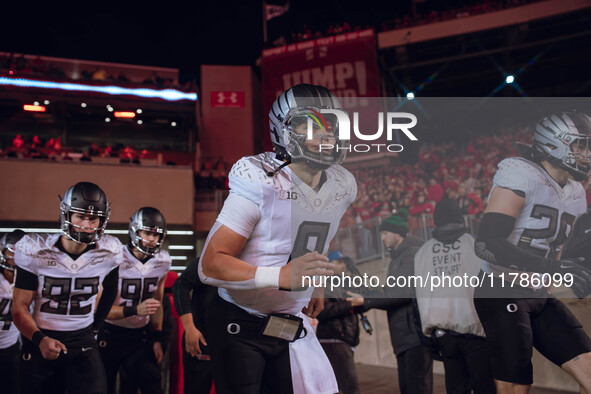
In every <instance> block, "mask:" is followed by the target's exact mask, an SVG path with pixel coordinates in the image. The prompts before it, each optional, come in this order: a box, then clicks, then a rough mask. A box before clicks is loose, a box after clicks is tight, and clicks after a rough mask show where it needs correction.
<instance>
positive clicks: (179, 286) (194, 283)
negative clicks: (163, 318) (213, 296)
mask: <svg viewBox="0 0 591 394" xmlns="http://www.w3.org/2000/svg"><path fill="white" fill-rule="evenodd" d="M198 268H199V259H196V260H195V261H193V262H192V263H191V264H190V265H189V266H188V267H187V268H185V271H184V272H183V273H182V274H181V276H179V277H178V279H177V280H176V281H175V282H174V285H172V297H173V299H174V306H175V308H176V310H177V313H178V314H179V316H182V315H184V314H186V313H191V312H192V310H191V290H195V289H196V288H198V287H200V286H202V285H203V284H202V283H201V280H200V279H199V272H198Z"/></svg>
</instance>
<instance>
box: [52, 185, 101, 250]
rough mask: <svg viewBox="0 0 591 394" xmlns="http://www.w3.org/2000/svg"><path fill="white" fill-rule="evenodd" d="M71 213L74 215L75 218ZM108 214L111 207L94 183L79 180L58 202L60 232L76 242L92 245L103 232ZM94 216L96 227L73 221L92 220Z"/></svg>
mask: <svg viewBox="0 0 591 394" xmlns="http://www.w3.org/2000/svg"><path fill="white" fill-rule="evenodd" d="M73 215H76V216H75V220H73ZM110 215H111V208H110V204H109V202H108V201H107V196H106V195H105V193H104V192H103V191H102V190H101V189H100V188H99V187H98V186H97V185H95V184H94V183H90V182H79V183H77V184H76V185H74V186H72V187H70V188H69V189H68V190H67V191H66V193H65V194H64V197H63V198H62V201H61V203H60V228H61V232H62V234H63V235H65V236H66V237H67V238H68V239H70V240H72V241H74V242H76V243H79V244H85V245H93V244H95V243H96V242H97V241H98V240H99V239H100V238H101V236H102V235H103V234H104V232H105V229H106V227H107V223H108V221H109V217H110ZM95 218H98V226H97V227H90V228H89V227H85V226H81V225H80V224H77V223H73V221H76V222H78V223H80V222H82V221H83V220H88V221H90V222H92V221H95ZM79 219H82V220H79ZM83 230H90V231H83Z"/></svg>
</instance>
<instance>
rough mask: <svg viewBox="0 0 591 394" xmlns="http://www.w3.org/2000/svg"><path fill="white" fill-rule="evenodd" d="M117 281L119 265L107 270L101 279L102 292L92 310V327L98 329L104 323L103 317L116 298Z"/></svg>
mask: <svg viewBox="0 0 591 394" xmlns="http://www.w3.org/2000/svg"><path fill="white" fill-rule="evenodd" d="M118 282H119V267H117V268H115V269H114V270H113V271H111V272H109V273H108V274H107V276H105V279H104V280H103V293H102V295H101V299H100V301H99V303H98V305H97V307H96V311H95V312H94V328H95V329H97V330H99V329H100V328H101V327H102V326H103V324H104V323H105V319H106V318H107V315H108V314H109V311H110V310H111V307H112V306H113V303H114V302H115V298H117V287H118V284H119V283H118Z"/></svg>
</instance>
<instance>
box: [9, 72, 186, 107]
mask: <svg viewBox="0 0 591 394" xmlns="http://www.w3.org/2000/svg"><path fill="white" fill-rule="evenodd" d="M0 86H16V87H22V88H40V89H59V90H66V91H71V92H94V93H104V94H110V95H130V96H137V97H145V98H159V99H163V100H166V101H179V100H191V101H197V93H185V92H181V91H179V90H175V89H163V90H158V89H148V88H136V89H132V88H124V87H121V86H112V85H111V86H96V85H84V84H81V83H70V82H51V81H38V80H34V79H24V78H7V77H0Z"/></svg>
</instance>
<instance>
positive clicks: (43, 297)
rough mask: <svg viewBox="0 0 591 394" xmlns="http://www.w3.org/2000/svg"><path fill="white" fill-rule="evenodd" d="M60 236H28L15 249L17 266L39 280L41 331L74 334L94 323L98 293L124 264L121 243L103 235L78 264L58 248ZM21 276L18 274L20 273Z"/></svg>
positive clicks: (36, 300) (37, 299)
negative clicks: (108, 276)
mask: <svg viewBox="0 0 591 394" xmlns="http://www.w3.org/2000/svg"><path fill="white" fill-rule="evenodd" d="M60 236H61V235H60V234H27V235H25V236H24V237H23V238H22V239H21V240H20V241H19V242H17V244H16V245H15V255H14V262H15V263H16V265H17V266H18V267H19V268H22V269H24V270H26V271H29V272H31V273H32V274H35V275H37V277H38V287H37V292H36V294H35V298H34V301H33V302H34V305H33V318H34V319H35V323H37V326H38V327H39V328H41V329H46V330H54V331H74V330H80V329H83V328H86V327H88V326H89V325H91V324H92V323H93V319H94V309H95V301H96V296H97V293H98V291H99V289H100V285H101V283H102V282H103V280H104V279H105V276H107V274H109V272H111V271H112V270H113V269H115V268H116V267H117V266H118V265H119V263H120V261H121V256H122V254H121V249H122V245H121V242H119V239H117V238H115V237H113V236H110V235H103V236H102V237H101V239H100V240H99V241H98V242H97V243H96V248H94V249H91V250H89V251H87V252H85V253H83V254H82V255H81V256H80V257H78V258H77V259H76V260H72V258H71V257H70V256H68V255H67V254H66V253H64V252H62V251H61V250H59V249H58V248H57V247H55V244H56V243H57V242H58V240H59V238H60ZM17 274H18V272H17Z"/></svg>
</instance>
